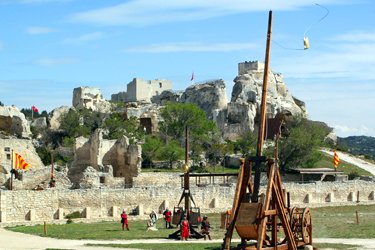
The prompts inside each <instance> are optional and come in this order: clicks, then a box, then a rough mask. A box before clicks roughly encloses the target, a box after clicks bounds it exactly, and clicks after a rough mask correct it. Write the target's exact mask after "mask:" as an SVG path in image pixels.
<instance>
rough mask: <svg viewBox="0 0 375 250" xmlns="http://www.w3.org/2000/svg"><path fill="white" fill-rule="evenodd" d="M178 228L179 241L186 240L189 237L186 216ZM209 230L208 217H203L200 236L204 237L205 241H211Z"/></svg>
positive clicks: (188, 224) (188, 225)
mask: <svg viewBox="0 0 375 250" xmlns="http://www.w3.org/2000/svg"><path fill="white" fill-rule="evenodd" d="M180 228H181V240H187V239H188V238H189V237H190V223H189V221H188V219H187V217H186V215H184V217H183V219H182V221H181V223H180ZM210 229H211V225H210V222H209V221H208V217H207V216H203V220H202V222H201V234H202V235H203V236H204V239H205V240H206V239H207V237H208V239H209V240H211V235H210Z"/></svg>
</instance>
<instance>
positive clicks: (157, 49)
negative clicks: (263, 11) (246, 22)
mask: <svg viewBox="0 0 375 250" xmlns="http://www.w3.org/2000/svg"><path fill="white" fill-rule="evenodd" d="M254 48H256V45H255V44H252V43H216V44H204V43H166V44H151V45H146V46H137V47H131V48H127V49H124V51H125V52H140V53H167V52H218V51H219V52H229V51H239V50H249V49H254Z"/></svg>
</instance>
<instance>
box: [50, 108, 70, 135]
mask: <svg viewBox="0 0 375 250" xmlns="http://www.w3.org/2000/svg"><path fill="white" fill-rule="evenodd" d="M69 109H70V108H69V107H68V106H61V107H58V108H55V109H54V110H52V112H51V114H50V120H49V124H50V129H52V130H58V129H59V128H60V119H61V116H62V115H64V114H66V113H68V112H69Z"/></svg>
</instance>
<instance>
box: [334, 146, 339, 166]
mask: <svg viewBox="0 0 375 250" xmlns="http://www.w3.org/2000/svg"><path fill="white" fill-rule="evenodd" d="M339 163H340V158H339V156H338V154H337V152H336V150H335V152H334V153H333V166H334V167H335V168H337V166H338V165H339Z"/></svg>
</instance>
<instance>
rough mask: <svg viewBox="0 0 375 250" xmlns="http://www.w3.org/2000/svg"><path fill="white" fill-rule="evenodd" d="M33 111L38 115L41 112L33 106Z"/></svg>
mask: <svg viewBox="0 0 375 250" xmlns="http://www.w3.org/2000/svg"><path fill="white" fill-rule="evenodd" d="M31 109H32V111H34V112H35V113H38V112H39V110H38V108H37V107H35V106H34V105H33V106H31Z"/></svg>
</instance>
